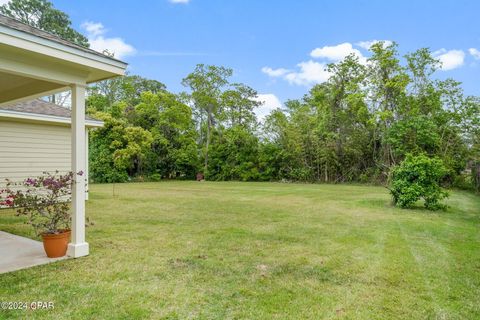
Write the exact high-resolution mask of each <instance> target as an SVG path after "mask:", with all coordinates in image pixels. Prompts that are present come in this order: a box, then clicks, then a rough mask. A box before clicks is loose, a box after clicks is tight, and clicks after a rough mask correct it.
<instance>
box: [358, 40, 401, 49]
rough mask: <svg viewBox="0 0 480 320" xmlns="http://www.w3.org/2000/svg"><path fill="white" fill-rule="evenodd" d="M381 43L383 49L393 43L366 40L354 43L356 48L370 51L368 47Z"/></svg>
mask: <svg viewBox="0 0 480 320" xmlns="http://www.w3.org/2000/svg"><path fill="white" fill-rule="evenodd" d="M379 42H383V46H384V47H388V46H389V45H391V44H392V43H393V42H392V41H390V40H367V41H360V42H357V43H355V44H356V45H357V46H359V47H360V48H363V49H365V50H370V47H371V46H373V45H374V44H375V43H379Z"/></svg>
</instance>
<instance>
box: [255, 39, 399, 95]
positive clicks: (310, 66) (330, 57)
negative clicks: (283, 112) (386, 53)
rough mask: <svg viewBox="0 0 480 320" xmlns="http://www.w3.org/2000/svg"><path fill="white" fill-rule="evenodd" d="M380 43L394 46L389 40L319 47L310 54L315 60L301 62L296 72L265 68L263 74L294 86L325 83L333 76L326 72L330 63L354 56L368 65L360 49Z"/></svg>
mask: <svg viewBox="0 0 480 320" xmlns="http://www.w3.org/2000/svg"><path fill="white" fill-rule="evenodd" d="M379 41H383V42H384V44H385V45H390V44H392V41H389V40H369V41H361V42H358V43H356V44H355V45H353V44H351V43H349V42H344V43H340V44H337V45H333V46H324V47H319V48H315V49H313V50H312V51H311V52H310V56H311V57H312V58H314V59H315V60H309V61H303V62H300V63H299V64H297V69H296V70H289V69H285V68H278V69H272V68H270V67H263V68H262V72H263V73H265V74H267V75H268V76H270V77H272V78H281V79H284V80H286V81H288V82H289V83H290V84H293V85H301V86H311V85H314V84H317V83H322V82H325V81H327V80H328V79H329V78H330V76H331V74H330V73H329V72H328V71H327V70H326V68H327V65H328V64H329V63H338V62H340V61H342V60H344V59H345V58H346V57H347V56H348V55H350V54H354V55H355V56H356V57H357V58H358V61H359V63H361V64H363V65H367V64H368V60H367V57H366V56H364V55H363V53H362V51H360V49H359V48H362V49H365V48H370V46H371V45H372V44H374V43H377V42H379ZM316 60H318V61H316Z"/></svg>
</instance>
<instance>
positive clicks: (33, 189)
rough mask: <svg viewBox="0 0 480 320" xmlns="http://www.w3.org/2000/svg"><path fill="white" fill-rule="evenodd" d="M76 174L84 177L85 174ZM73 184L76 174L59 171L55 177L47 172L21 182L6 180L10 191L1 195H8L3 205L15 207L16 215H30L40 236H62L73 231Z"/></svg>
mask: <svg viewBox="0 0 480 320" xmlns="http://www.w3.org/2000/svg"><path fill="white" fill-rule="evenodd" d="M77 175H78V176H82V175H83V172H79V173H77ZM73 183H75V174H74V173H73V172H69V173H66V174H63V175H61V174H58V171H57V172H56V173H55V174H50V173H48V172H44V173H43V175H42V176H39V177H36V178H28V179H26V180H24V181H22V182H19V183H14V182H11V181H8V180H7V188H6V189H4V190H0V194H5V196H3V197H1V198H3V199H4V200H3V201H0V205H1V206H7V207H10V208H15V209H16V211H17V213H16V215H17V216H20V215H24V216H27V217H28V223H29V224H30V225H32V227H33V228H34V229H35V231H36V232H37V234H38V235H40V234H45V233H47V234H55V233H59V232H61V231H62V230H64V229H69V228H70V222H71V214H70V204H69V201H70V199H71V191H72V184H73ZM0 200H2V199H0Z"/></svg>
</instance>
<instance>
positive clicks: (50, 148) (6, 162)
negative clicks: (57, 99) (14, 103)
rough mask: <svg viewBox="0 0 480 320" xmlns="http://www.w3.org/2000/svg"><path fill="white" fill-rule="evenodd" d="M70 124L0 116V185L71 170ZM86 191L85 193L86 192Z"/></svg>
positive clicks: (0, 186) (3, 185) (1, 186)
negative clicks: (22, 120)
mask: <svg viewBox="0 0 480 320" xmlns="http://www.w3.org/2000/svg"><path fill="white" fill-rule="evenodd" d="M70 150H71V132H70V127H67V126H60V125H53V124H50V123H49V124H47V123H45V124H43V123H28V122H20V121H13V120H12V119H9V120H2V119H0V188H3V187H5V184H6V183H5V179H10V180H11V181H15V182H20V181H23V180H25V179H26V178H28V177H36V176H39V175H41V174H42V173H43V172H44V171H48V172H50V173H54V172H55V171H56V170H58V171H59V173H66V172H69V171H70V170H71V169H70V168H71V161H70V159H71V152H70ZM87 194H88V193H87Z"/></svg>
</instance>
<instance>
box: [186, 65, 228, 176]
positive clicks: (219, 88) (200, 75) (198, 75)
mask: <svg viewBox="0 0 480 320" xmlns="http://www.w3.org/2000/svg"><path fill="white" fill-rule="evenodd" d="M232 74H233V70H232V69H228V68H224V67H217V66H206V65H204V64H198V65H197V66H196V67H195V70H194V71H193V72H192V73H190V74H189V75H188V76H187V77H185V78H184V79H183V80H182V84H183V85H184V86H186V87H189V88H190V90H191V94H190V98H191V101H192V102H193V103H194V105H195V108H196V109H197V110H198V112H199V127H200V130H202V129H203V127H205V128H206V137H205V142H204V143H205V148H204V173H205V174H207V172H208V152H209V147H210V140H211V134H212V131H213V128H214V125H215V121H216V119H217V117H218V116H219V115H220V114H221V112H222V110H221V108H222V106H223V104H222V93H223V90H224V89H225V87H226V86H227V85H228V78H229V77H231V76H232ZM201 137H202V136H201ZM202 143H203V142H202Z"/></svg>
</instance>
